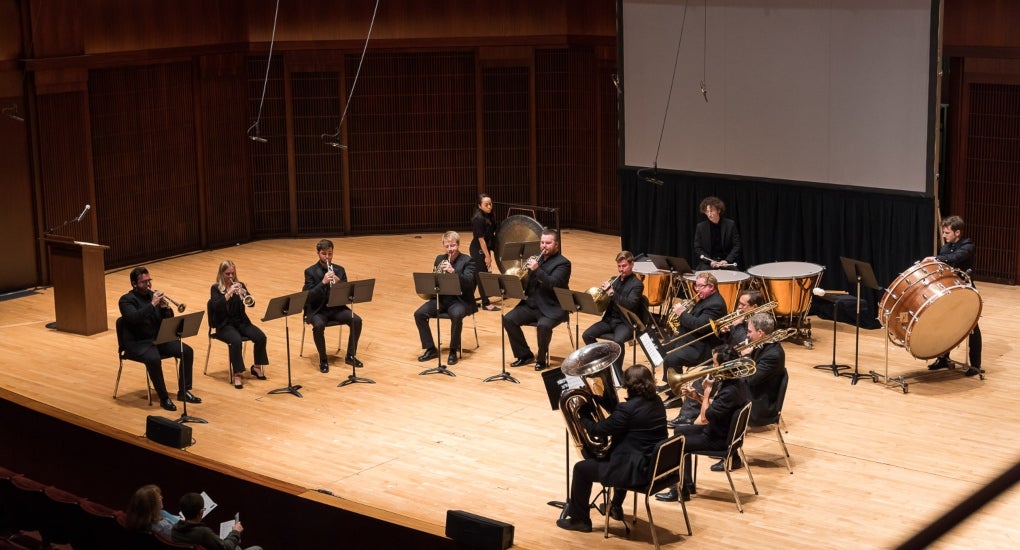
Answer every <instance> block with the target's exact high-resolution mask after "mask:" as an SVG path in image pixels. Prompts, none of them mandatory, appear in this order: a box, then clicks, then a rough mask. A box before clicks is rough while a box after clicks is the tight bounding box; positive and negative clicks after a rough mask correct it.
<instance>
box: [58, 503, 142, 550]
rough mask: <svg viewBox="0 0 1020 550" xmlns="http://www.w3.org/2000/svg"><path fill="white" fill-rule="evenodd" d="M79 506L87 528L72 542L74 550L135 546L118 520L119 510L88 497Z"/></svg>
mask: <svg viewBox="0 0 1020 550" xmlns="http://www.w3.org/2000/svg"><path fill="white" fill-rule="evenodd" d="M78 506H79V507H81V510H82V514H83V516H84V522H85V528H84V529H83V530H82V532H81V533H79V536H78V537H77V538H76V540H75V541H74V542H72V546H74V550H104V549H106V548H133V547H132V546H131V545H130V544H129V543H128V542H127V541H126V540H125V538H124V535H125V533H126V531H125V529H124V526H123V525H122V524H121V523H120V520H118V512H117V511H115V510H113V509H111V508H107V507H106V506H103V505H102V504H99V503H98V502H93V501H91V500H88V499H82V500H81V501H80V502H79V503H78Z"/></svg>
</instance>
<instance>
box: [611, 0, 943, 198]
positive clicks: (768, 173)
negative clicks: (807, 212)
mask: <svg viewBox="0 0 1020 550" xmlns="http://www.w3.org/2000/svg"><path fill="white" fill-rule="evenodd" d="M937 9H938V8H937V0H934V1H933V0H829V1H823V0H691V1H690V2H689V3H687V7H686V23H685V22H684V12H685V2H684V0H621V11H620V17H621V21H620V25H621V33H622V41H621V43H622V60H623V61H622V67H621V72H622V75H623V78H622V88H623V98H624V101H623V147H624V150H623V155H622V158H623V159H624V164H625V165H626V166H631V167H650V166H652V165H653V164H656V165H657V167H658V169H660V170H681V171H692V172H701V173H711V174H727V175H735V176H747V177H752V178H764V179H777V180H792V181H799V182H812V183H823V184H834V185H840V186H852V187H864V188H871V189H883V190H896V191H906V192H917V193H924V194H930V193H931V189H930V187H929V185H928V184H929V181H928V180H929V179H930V177H931V176H929V174H931V173H933V168H932V166H931V164H932V160H931V159H932V158H933V155H934V152H933V147H934V145H933V144H934V139H933V138H932V137H931V136H933V135H934V116H933V114H932V113H934V112H935V109H934V102H935V94H934V83H935V78H934V76H933V66H934V62H933V59H934V57H935V53H934V52H936V46H937V32H936V30H935V29H933V27H935V26H937V21H938V18H937ZM681 28H682V29H683V36H682V40H681ZM706 31H707V32H706ZM678 42H679V43H680V46H679V57H677V44H678ZM674 63H676V65H677V67H676V77H675V79H674V80H673V91H672V97H671V99H670V100H669V102H668V103H667V96H668V94H669V88H670V78H671V76H672V75H673V67H674ZM702 80H704V82H705V87H706V90H707V98H708V101H706V100H705V96H703V95H702V93H701V90H700V82H701V81H702ZM663 127H664V128H665V130H664V131H662V129H663ZM660 132H662V138H661V146H660V145H659V136H660ZM657 149H658V158H657V160H656V150H657Z"/></svg>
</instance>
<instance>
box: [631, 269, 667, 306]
mask: <svg viewBox="0 0 1020 550" xmlns="http://www.w3.org/2000/svg"><path fill="white" fill-rule="evenodd" d="M634 274H635V275H637V278H638V280H640V281H641V282H642V284H644V285H645V288H644V289H643V290H642V291H641V294H643V295H644V296H645V298H648V306H649V307H655V306H661V305H662V304H663V302H665V301H666V297H667V296H668V295H669V287H670V284H671V281H670V273H669V272H668V271H657V272H654V273H638V272H637V271H635V272H634Z"/></svg>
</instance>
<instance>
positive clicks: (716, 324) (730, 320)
mask: <svg viewBox="0 0 1020 550" xmlns="http://www.w3.org/2000/svg"><path fill="white" fill-rule="evenodd" d="M778 306H779V302H777V301H775V300H773V301H771V302H769V303H767V304H764V305H760V306H758V307H756V308H754V309H750V310H748V311H734V312H733V313H730V314H728V315H724V316H722V317H720V318H718V319H710V320H709V321H708V324H706V325H702V326H700V327H698V328H696V329H694V330H691V331H689V332H685V333H683V334H681V335H679V336H677V337H675V338H672V339H670V340H669V341H666V342H662V343H660V345H661V346H663V347H665V346H668V345H670V344H672V343H673V342H676V341H677V340H680V339H681V338H683V337H685V336H687V335H689V334H692V333H695V332H697V331H699V330H703V329H704V328H705V327H709V328H711V329H712V332H709V333H706V334H704V335H702V336H699V337H697V338H695V339H694V340H691V341H690V342H686V343H685V344H683V345H682V346H677V347H676V348H674V349H671V350H669V351H668V352H666V355H669V354H670V353H673V352H674V351H677V350H681V349H684V348H685V347H687V346H689V345H691V344H693V343H694V342H697V341H699V340H704V339H705V338H708V337H709V336H712V335H713V334H714V335H715V336H718V337H721V336H722V335H721V334H719V331H721V330H722V329H724V328H726V327H728V326H730V325H732V324H735V323H736V322H737V321H740V320H741V319H743V318H744V317H749V316H751V315H754V314H755V313H764V312H766V311H772V310H773V309H776V307H778ZM685 309H686V308H685ZM670 320H672V318H671V319H670ZM677 322H678V323H679V318H677ZM677 326H679V325H677Z"/></svg>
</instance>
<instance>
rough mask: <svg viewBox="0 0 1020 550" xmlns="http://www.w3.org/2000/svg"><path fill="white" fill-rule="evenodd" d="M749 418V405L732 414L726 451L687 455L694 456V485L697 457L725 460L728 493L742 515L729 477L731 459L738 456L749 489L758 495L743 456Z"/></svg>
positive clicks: (748, 466)
mask: <svg viewBox="0 0 1020 550" xmlns="http://www.w3.org/2000/svg"><path fill="white" fill-rule="evenodd" d="M750 416H751V404H750V403H748V404H747V405H744V408H742V409H740V410H739V411H737V412H735V413H733V418H734V419H733V421H731V422H730V437H729V443H728V444H727V447H726V450H723V451H691V452H690V453H688V454H691V455H694V465H693V466H692V468H693V472H692V474H693V477H694V484H695V485H697V483H698V457H699V456H708V457H712V458H716V459H725V460H724V461H723V466H724V471H725V472H726V479H727V480H729V482H730V492H732V493H733V500H734V501H736V503H737V510H738V511H739V512H740V513H741V514H742V513H744V508H743V507H742V506H741V505H740V495H738V494H737V488H736V487H735V486H734V485H733V476H732V475H731V473H730V472H731V471H732V466H733V457H734V456H739V457H740V459H741V461H742V462H743V463H744V469H745V470H747V479H749V480H750V481H751V487H753V488H754V494H756V495H757V494H758V485H756V484H755V482H754V475H752V474H751V465H750V464H748V462H747V456H746V455H744V436H745V435H746V434H747V420H748V418H750Z"/></svg>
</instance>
